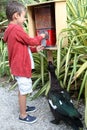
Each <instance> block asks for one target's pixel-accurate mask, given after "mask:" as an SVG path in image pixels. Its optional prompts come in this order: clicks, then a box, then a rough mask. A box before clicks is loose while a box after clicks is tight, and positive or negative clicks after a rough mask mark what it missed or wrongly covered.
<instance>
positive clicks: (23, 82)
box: [15, 76, 33, 95]
mask: <svg viewBox="0 0 87 130" xmlns="http://www.w3.org/2000/svg"><path fill="white" fill-rule="evenodd" d="M15 79H16V80H17V84H18V88H19V91H20V94H21V95H25V94H29V93H32V91H33V90H32V80H31V78H26V77H19V76H15Z"/></svg>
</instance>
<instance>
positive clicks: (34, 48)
mask: <svg viewBox="0 0 87 130" xmlns="http://www.w3.org/2000/svg"><path fill="white" fill-rule="evenodd" d="M30 49H31V52H33V53H34V52H39V51H41V50H43V49H44V47H43V46H42V45H39V46H37V47H36V46H33V47H32V46H31V47H30Z"/></svg>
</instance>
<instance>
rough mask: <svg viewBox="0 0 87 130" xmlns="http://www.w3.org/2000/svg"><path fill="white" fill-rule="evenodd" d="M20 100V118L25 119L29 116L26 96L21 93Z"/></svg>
mask: <svg viewBox="0 0 87 130" xmlns="http://www.w3.org/2000/svg"><path fill="white" fill-rule="evenodd" d="M18 98H19V109H20V117H21V118H25V117H26V116H27V114H26V95H21V94H20V92H19V93H18Z"/></svg>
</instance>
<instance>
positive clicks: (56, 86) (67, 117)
mask: <svg viewBox="0 0 87 130" xmlns="http://www.w3.org/2000/svg"><path fill="white" fill-rule="evenodd" d="M48 70H49V73H50V80H51V87H50V90H49V93H48V103H49V106H50V108H51V111H52V113H53V115H54V118H55V119H54V120H53V121H51V122H52V123H54V124H59V122H60V121H61V120H62V121H64V122H65V123H67V124H69V125H70V126H71V127H72V128H73V130H79V129H80V128H81V129H82V128H83V124H82V122H81V120H80V118H81V117H82V116H81V114H80V113H79V112H78V110H77V109H76V108H75V107H74V105H73V103H72V100H71V98H70V95H69V93H68V92H67V91H66V90H65V89H63V88H62V87H61V86H60V83H59V81H58V79H57V76H56V74H55V66H54V65H53V63H52V62H51V61H49V63H48Z"/></svg>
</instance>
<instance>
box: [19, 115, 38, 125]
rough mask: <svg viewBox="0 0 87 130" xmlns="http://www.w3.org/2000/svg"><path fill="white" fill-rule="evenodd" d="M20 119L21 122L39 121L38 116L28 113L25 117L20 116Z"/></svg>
mask: <svg viewBox="0 0 87 130" xmlns="http://www.w3.org/2000/svg"><path fill="white" fill-rule="evenodd" d="M19 120H20V121H21V122H25V123H30V124H32V123H35V122H36V121H37V118H36V117H35V116H30V115H27V116H26V117H25V118H21V117H19Z"/></svg>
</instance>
